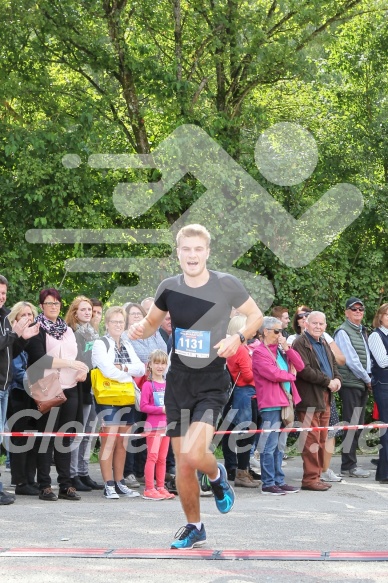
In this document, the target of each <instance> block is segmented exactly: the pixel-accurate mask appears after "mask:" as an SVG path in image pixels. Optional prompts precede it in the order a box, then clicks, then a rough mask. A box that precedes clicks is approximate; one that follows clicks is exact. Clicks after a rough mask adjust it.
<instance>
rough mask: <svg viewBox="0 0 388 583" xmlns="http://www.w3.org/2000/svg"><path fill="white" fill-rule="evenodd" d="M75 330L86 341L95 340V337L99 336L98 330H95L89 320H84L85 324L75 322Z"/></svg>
mask: <svg viewBox="0 0 388 583" xmlns="http://www.w3.org/2000/svg"><path fill="white" fill-rule="evenodd" d="M75 332H77V334H79V335H80V336H82V338H83V339H84V340H86V342H90V341H91V340H97V338H99V337H100V335H99V334H98V332H96V331H95V329H94V328H93V326H92V325H91V324H90V323H89V322H86V323H85V324H77V325H76V327H75Z"/></svg>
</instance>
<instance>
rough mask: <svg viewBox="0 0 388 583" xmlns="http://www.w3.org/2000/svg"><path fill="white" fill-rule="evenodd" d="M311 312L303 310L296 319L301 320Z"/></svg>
mask: <svg viewBox="0 0 388 583" xmlns="http://www.w3.org/2000/svg"><path fill="white" fill-rule="evenodd" d="M309 314H310V312H301V313H300V314H298V315H297V317H296V319H297V320H301V319H302V318H307V316H308V315H309Z"/></svg>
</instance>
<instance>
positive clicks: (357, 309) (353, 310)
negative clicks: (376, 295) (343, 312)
mask: <svg viewBox="0 0 388 583" xmlns="http://www.w3.org/2000/svg"><path fill="white" fill-rule="evenodd" d="M349 310H352V312H364V311H365V308H349Z"/></svg>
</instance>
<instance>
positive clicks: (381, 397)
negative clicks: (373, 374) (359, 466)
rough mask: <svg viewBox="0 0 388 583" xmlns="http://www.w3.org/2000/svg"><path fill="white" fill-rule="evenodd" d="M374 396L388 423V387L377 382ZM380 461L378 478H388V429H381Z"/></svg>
mask: <svg viewBox="0 0 388 583" xmlns="http://www.w3.org/2000/svg"><path fill="white" fill-rule="evenodd" d="M372 388H373V396H374V398H375V402H376V405H377V408H378V410H379V420H380V421H382V422H383V423H388V387H387V385H382V384H381V383H376V384H375V385H374V386H373V387H372ZM380 444H381V448H380V451H379V463H378V464H377V470H376V480H377V481H379V480H388V429H387V428H384V429H380Z"/></svg>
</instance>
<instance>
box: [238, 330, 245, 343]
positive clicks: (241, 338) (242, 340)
mask: <svg viewBox="0 0 388 583" xmlns="http://www.w3.org/2000/svg"><path fill="white" fill-rule="evenodd" d="M237 334H238V335H239V336H240V342H241V344H244V342H245V336H244V334H241V332H237Z"/></svg>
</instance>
